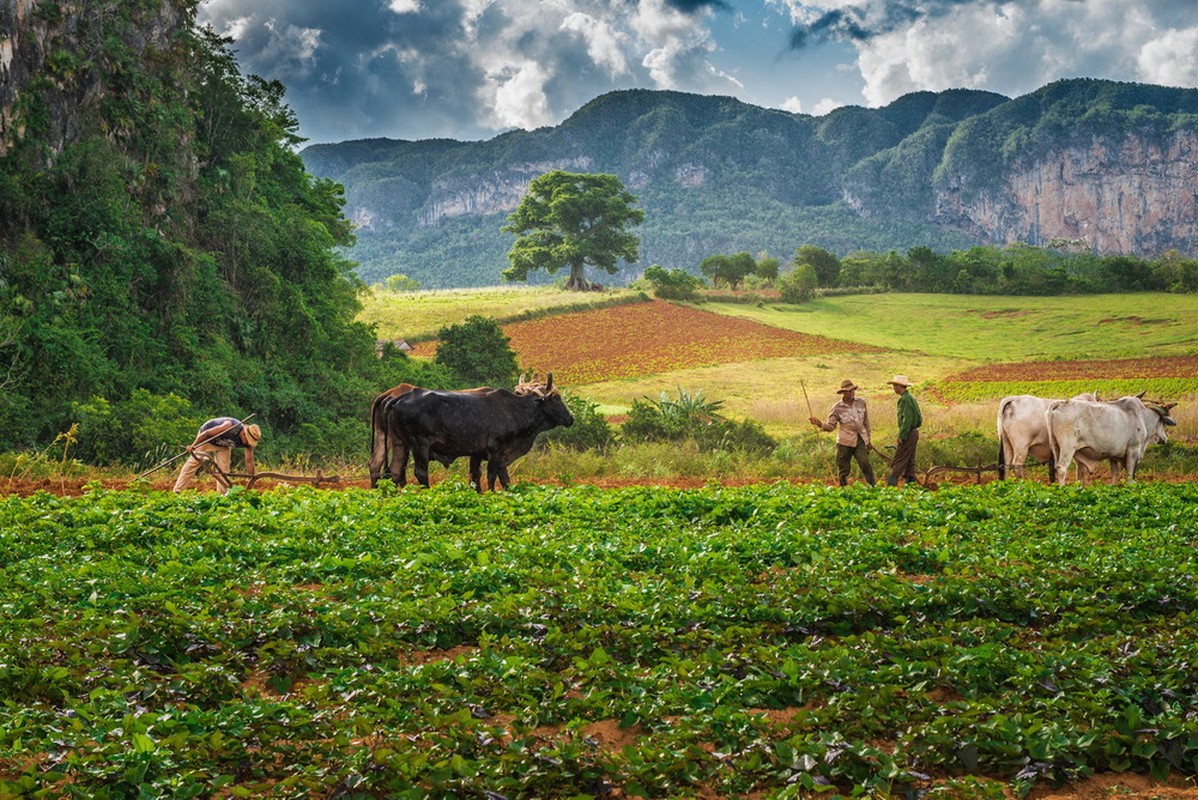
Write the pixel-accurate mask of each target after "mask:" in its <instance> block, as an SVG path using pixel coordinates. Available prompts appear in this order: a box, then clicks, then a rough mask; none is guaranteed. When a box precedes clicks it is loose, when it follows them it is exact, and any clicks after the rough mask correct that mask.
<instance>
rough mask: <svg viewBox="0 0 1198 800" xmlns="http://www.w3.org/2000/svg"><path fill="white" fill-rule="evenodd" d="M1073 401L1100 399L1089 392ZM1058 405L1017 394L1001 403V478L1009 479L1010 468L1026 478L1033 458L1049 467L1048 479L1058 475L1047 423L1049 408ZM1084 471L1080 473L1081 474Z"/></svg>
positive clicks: (1018, 475)
mask: <svg viewBox="0 0 1198 800" xmlns="http://www.w3.org/2000/svg"><path fill="white" fill-rule="evenodd" d="M1072 399H1074V400H1091V401H1097V400H1098V395H1097V394H1091V393H1089V392H1087V393H1085V394H1079V395H1077V396H1075V397H1073V398H1072ZM1055 402H1059V401H1057V400H1049V399H1046V398H1043V397H1036V396H1035V395H1031V394H1016V395H1010V396H1008V397H1004V398H1003V399H1002V400H1000V401H998V420H997V422H998V478H999V480H1002V479H1004V478H1006V477H1007V468H1008V467H1011V468H1014V470H1015V477H1017V478H1022V477H1023V466H1024V464H1025V463H1026V462H1027V457H1028V456H1031V457H1032V458H1034V459H1036V460H1037V461H1039V462H1040V463H1042V464H1048V479H1049V480H1050V481H1051V480H1052V479H1053V478H1054V477H1055V475H1054V474H1053V473H1054V469H1055V466H1056V465H1055V463H1054V461H1053V457H1052V447H1051V446H1050V445H1049V443H1048V421H1047V420H1046V419H1045V416H1044V414H1045V412H1046V411H1048V404H1049V403H1055ZM1084 469H1085V468H1084V467H1081V468H1080V469H1079V470H1078V471H1079V472H1081V473H1082V475H1083V477H1084V475H1085V473H1084V472H1083V470H1084Z"/></svg>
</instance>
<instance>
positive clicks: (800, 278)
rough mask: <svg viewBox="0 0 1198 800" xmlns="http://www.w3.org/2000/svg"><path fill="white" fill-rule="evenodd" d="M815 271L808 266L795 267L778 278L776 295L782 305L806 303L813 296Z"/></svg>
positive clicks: (815, 280) (815, 281)
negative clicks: (779, 297)
mask: <svg viewBox="0 0 1198 800" xmlns="http://www.w3.org/2000/svg"><path fill="white" fill-rule="evenodd" d="M817 282H818V281H817V279H816V276H815V269H814V268H813V267H812V266H811V265H810V264H799V265H798V266H797V267H795V268H794V269H792V270H791V271H790V272H788V273H786V274H785V275H783V276H782V277H780V278H778V293H779V294H781V295H782V302H783V303H806V302H807V301H808V300H810V299H811V298H812V297H814V296H815V287H816V284H817Z"/></svg>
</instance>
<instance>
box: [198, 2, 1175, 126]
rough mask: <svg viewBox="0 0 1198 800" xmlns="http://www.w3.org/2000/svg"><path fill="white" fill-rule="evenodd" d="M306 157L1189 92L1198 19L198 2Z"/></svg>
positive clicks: (648, 6)
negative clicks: (854, 111)
mask: <svg viewBox="0 0 1198 800" xmlns="http://www.w3.org/2000/svg"><path fill="white" fill-rule="evenodd" d="M198 20H199V22H200V23H201V24H205V25H210V26H211V27H212V28H213V29H214V30H215V31H216V32H217V33H219V34H221V35H223V36H226V37H228V38H230V39H232V40H233V44H232V47H233V50H234V52H235V53H236V55H237V58H238V62H239V64H240V65H241V68H242V71H243V72H245V73H247V74H255V75H260V76H262V77H263V78H267V79H272V80H278V81H280V82H281V83H282V84H283V85H284V86H285V87H286V89H287V93H286V101H287V103H288V105H289V106H290V107H291V108H292V110H293V111H294V112H295V114H296V116H297V118H298V120H299V126H300V130H299V133H300V135H301V136H303V137H305V138H306V139H308V140H309V141H310V142H314V143H323V142H340V141H347V140H351V139H364V138H374V137H386V138H391V139H409V140H415V139H431V138H452V139H459V140H477V139H489V138H492V137H494V136H496V135H498V134H499V133H502V132H504V131H508V130H512V129H516V128H523V129H532V128H537V127H541V126H546V125H556V124H558V123H560V122H561V121H562V120H564V119H565V118H566V117H568V116H569V115H570V114H571V113H573V112H574V111H576V110H577V109H578V108H579V107H581V106H582V105H583V104H585V103H587V102H588V101H590V100H592V99H594V98H595V97H598V96H599V95H601V94H604V93H605V92H609V91H613V90H616V89H629V88H647V89H671V90H677V91H685V92H695V93H700V94H714V95H730V96H733V97H736V98H738V99H740V100H743V101H745V102H747V103H752V104H754V105H759V106H764V107H767V108H780V109H785V110H787V111H791V112H795V113H804V114H813V115H822V114H826V113H827V112H828V111H831V110H832V109H834V108H836V107H838V106H842V105H862V106H867V107H878V106H883V105H886V104H887V103H889V102H891V101H893V100H895V99H896V98H898V97H900V96H901V95H903V94H906V93H908V92H913V91H920V90H931V91H942V90H944V89H952V88H971V89H984V90H988V91H993V92H998V93H1000V94H1003V95H1006V96H1008V97H1017V96H1019V95H1022V94H1026V93H1028V92H1031V91H1034V90H1035V89H1038V88H1039V87H1041V86H1043V85H1044V84H1046V83H1050V82H1052V81H1054V80H1059V79H1062V78H1076V77H1093V78H1106V79H1110V80H1120V81H1137V82H1143V83H1155V84H1161V85H1165V86H1182V87H1191V88H1193V87H1198V0H1007V1H1006V2H997V1H996V0H758V1H757V2H747V1H746V2H741V0H201V3H200V6H199V14H198Z"/></svg>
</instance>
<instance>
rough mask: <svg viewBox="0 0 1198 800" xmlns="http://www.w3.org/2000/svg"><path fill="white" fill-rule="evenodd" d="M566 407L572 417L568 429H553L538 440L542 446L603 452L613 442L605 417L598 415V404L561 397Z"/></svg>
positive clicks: (581, 399) (567, 396)
mask: <svg viewBox="0 0 1198 800" xmlns="http://www.w3.org/2000/svg"><path fill="white" fill-rule="evenodd" d="M562 399H563V400H565V401H566V407H567V408H569V409H570V413H571V414H573V415H574V424H573V425H571V426H570V427H568V428H554V429H553V430H551V431H547V432H546V433H545V435H544V436H541V437H540V438H539V440H538V441H539V442H542V443H544V444H546V445H547V444H550V443H552V444H556V445H560V446H561V447H566V448H569V449H571V450H591V449H595V450H605V449H607V447H608V446H609V445H610V444H611V443H612V442H613V441H614V440H615V434H614V433H613V432H612V429H611V425H610V424H609V423H608V421H607V417H605V416H603V415H602V414H600V413H599V404H598V403H594V402H592V401H590V400H587V399H586V398H585V397H574V396H572V395H563V396H562Z"/></svg>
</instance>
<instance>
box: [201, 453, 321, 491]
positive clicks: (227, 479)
mask: <svg viewBox="0 0 1198 800" xmlns="http://www.w3.org/2000/svg"><path fill="white" fill-rule="evenodd" d="M200 462H201V464H202V466H201V471H207V472H209V473H211V475H212V477H213V478H215V479H216V482H217V483H218V484H221V485H222V486H232V485H233V481H234V479H236V480H244V481H245V482H246V483H245V488H246V489H253V488H254V484H255V483H257V482H258V481H260V480H276V481H285V482H287V483H310V484H312V485H313V486H317V487H319V486H321V485H324V484H335V483H341V477H340V476H339V475H324V474H322V473H321V471H320V470H316V474H315V475H287V474H285V473H282V472H255V473H254V474H252V475H251V474H249V473H248V472H225V471H224V470H223V469H221V468H220V467H219V466H218V465H217V463H216V461H215V460H214V459H212V458H201V459H200Z"/></svg>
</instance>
